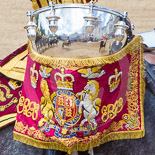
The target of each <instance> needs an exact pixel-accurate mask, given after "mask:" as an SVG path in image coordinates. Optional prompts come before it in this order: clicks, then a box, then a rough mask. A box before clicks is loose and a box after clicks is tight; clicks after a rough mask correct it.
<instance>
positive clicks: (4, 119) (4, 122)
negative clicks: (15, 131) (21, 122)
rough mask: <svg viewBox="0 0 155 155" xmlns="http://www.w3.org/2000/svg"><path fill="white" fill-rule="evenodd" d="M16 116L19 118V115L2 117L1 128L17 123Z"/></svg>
mask: <svg viewBox="0 0 155 155" xmlns="http://www.w3.org/2000/svg"><path fill="white" fill-rule="evenodd" d="M16 116H17V113H13V114H8V115H4V116H1V117H0V128H1V127H3V126H5V125H7V124H10V123H12V122H15V120H16Z"/></svg>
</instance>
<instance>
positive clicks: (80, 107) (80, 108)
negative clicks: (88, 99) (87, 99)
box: [79, 101, 83, 114]
mask: <svg viewBox="0 0 155 155" xmlns="http://www.w3.org/2000/svg"><path fill="white" fill-rule="evenodd" d="M82 105H83V101H81V102H80V105H79V114H82Z"/></svg>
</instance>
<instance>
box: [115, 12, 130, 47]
mask: <svg viewBox="0 0 155 155" xmlns="http://www.w3.org/2000/svg"><path fill="white" fill-rule="evenodd" d="M127 14H128V13H127V12H124V14H123V15H124V18H123V20H122V21H118V22H117V24H115V25H114V26H115V29H116V30H115V40H116V45H118V44H119V43H120V42H121V41H122V40H123V39H124V36H125V32H126V31H127V29H129V26H128V25H127V24H126V22H125V21H126V18H127Z"/></svg>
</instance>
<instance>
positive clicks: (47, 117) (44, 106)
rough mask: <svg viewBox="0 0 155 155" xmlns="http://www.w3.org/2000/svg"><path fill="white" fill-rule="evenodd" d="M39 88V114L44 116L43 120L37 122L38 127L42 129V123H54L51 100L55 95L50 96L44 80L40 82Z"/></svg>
mask: <svg viewBox="0 0 155 155" xmlns="http://www.w3.org/2000/svg"><path fill="white" fill-rule="evenodd" d="M40 88H41V92H42V94H43V96H42V97H41V114H42V115H44V118H42V119H41V120H40V121H39V123H38V125H39V127H42V126H43V125H44V122H45V123H46V122H50V123H52V124H55V122H54V121H53V120H52V118H53V113H54V111H55V109H54V106H53V103H52V100H53V98H54V96H55V93H53V94H52V95H50V92H49V88H48V84H47V81H46V80H45V79H42V80H41V84H40Z"/></svg>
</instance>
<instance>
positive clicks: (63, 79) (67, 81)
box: [54, 68, 74, 90]
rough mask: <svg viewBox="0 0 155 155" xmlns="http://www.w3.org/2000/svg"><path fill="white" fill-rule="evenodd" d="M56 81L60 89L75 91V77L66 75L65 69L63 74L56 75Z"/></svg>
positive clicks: (62, 70)
mask: <svg viewBox="0 0 155 155" xmlns="http://www.w3.org/2000/svg"><path fill="white" fill-rule="evenodd" d="M54 79H55V81H56V84H57V88H58V89H64V90H73V82H74V76H73V75H72V74H64V69H63V68H62V69H61V73H55V75H54Z"/></svg>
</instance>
